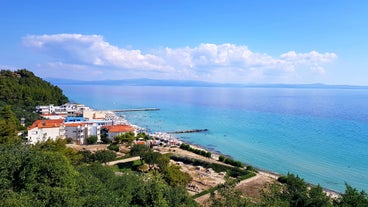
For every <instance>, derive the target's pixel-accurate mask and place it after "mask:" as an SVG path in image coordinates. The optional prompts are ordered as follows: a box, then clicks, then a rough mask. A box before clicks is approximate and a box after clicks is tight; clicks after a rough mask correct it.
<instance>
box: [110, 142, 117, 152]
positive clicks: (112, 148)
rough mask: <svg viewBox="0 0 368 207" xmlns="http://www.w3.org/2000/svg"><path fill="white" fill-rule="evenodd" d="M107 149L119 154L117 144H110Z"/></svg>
mask: <svg viewBox="0 0 368 207" xmlns="http://www.w3.org/2000/svg"><path fill="white" fill-rule="evenodd" d="M107 149H109V150H112V151H115V152H119V145H118V144H117V143H111V144H110V145H109V146H108V147H107Z"/></svg>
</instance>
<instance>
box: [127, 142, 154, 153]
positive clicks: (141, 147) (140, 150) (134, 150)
mask: <svg viewBox="0 0 368 207" xmlns="http://www.w3.org/2000/svg"><path fill="white" fill-rule="evenodd" d="M149 151H151V149H150V148H149V147H148V146H146V145H142V144H136V145H134V146H133V147H132V148H131V149H130V155H131V156H143V155H144V154H145V153H147V152H149Z"/></svg>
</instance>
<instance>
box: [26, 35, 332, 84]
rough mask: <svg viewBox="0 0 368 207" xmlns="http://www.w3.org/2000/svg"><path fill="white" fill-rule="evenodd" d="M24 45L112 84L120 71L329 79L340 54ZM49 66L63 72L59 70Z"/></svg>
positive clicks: (44, 39)
mask: <svg viewBox="0 0 368 207" xmlns="http://www.w3.org/2000/svg"><path fill="white" fill-rule="evenodd" d="M23 43H24V45H25V46H27V47H30V48H32V49H35V50H36V51H39V52H43V53H46V54H48V55H50V56H51V57H53V58H55V59H56V60H57V61H56V62H58V64H61V63H64V65H65V64H69V65H73V67H75V65H81V66H78V67H84V66H91V70H98V71H99V73H100V72H101V71H103V70H104V74H105V76H107V77H108V76H109V74H114V76H110V78H111V79H113V78H119V77H116V75H117V74H119V71H120V72H121V74H123V73H126V74H127V73H129V74H130V75H131V76H135V77H144V78H168V79H169V78H170V79H202V80H209V81H219V82H257V81H260V82H265V81H269V80H271V81H276V82H277V80H285V79H288V78H290V77H295V74H297V73H298V70H299V69H300V68H303V69H305V68H308V69H309V71H310V73H316V74H324V73H325V69H324V65H325V64H327V63H330V62H332V61H334V59H336V58H337V56H336V54H335V53H319V52H316V51H311V52H308V53H297V52H295V51H289V52H286V53H284V54H281V55H280V56H279V57H273V56H271V55H268V54H265V53H257V52H254V51H251V50H250V49H249V48H248V47H247V46H244V45H235V44H209V43H207V44H200V45H199V46H197V47H184V48H164V49H157V50H153V51H152V52H151V53H146V54H144V53H143V52H142V51H140V50H133V49H125V48H119V47H118V46H114V45H111V44H110V43H108V42H106V41H105V40H104V38H103V37H102V36H100V35H81V34H55V35H41V36H35V35H32V36H26V37H24V38H23ZM54 64H55V63H54ZM50 67H51V68H59V67H55V65H53V66H52V65H50ZM96 68H100V69H96ZM102 68H103V69H102ZM107 69H110V70H109V72H110V73H109V72H108V71H107ZM112 71H113V72H112Z"/></svg>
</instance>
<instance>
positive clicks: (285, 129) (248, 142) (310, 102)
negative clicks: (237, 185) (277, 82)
mask: <svg viewBox="0 0 368 207" xmlns="http://www.w3.org/2000/svg"><path fill="white" fill-rule="evenodd" d="M59 86H60V87H61V88H62V89H63V91H64V93H65V94H66V95H67V96H68V97H69V98H70V99H71V100H72V101H75V102H78V103H83V104H86V105H88V106H90V107H92V108H95V109H127V108H144V107H157V108H160V109H161V110H159V111H146V112H129V113H125V114H124V115H126V117H127V119H128V120H129V121H130V122H131V123H134V124H137V125H139V126H141V127H145V128H148V129H150V130H152V131H164V132H165V131H174V130H183V129H204V128H206V129H208V130H209V131H208V132H206V133H192V134H181V135H178V138H181V139H182V140H184V141H187V142H190V143H193V144H197V145H201V146H203V147H206V148H209V149H211V150H213V151H218V152H221V153H223V154H226V155H229V156H231V157H233V158H235V159H237V160H240V161H242V162H244V163H247V164H251V165H253V166H255V167H257V168H260V169H263V170H268V171H272V172H276V173H281V174H287V173H288V172H291V173H294V174H298V175H299V176H301V177H303V178H304V179H305V181H307V182H310V183H313V184H320V185H321V186H322V187H326V188H329V189H332V190H336V191H340V192H342V191H344V189H345V184H344V183H345V182H348V183H349V184H350V185H352V186H353V187H356V188H358V189H359V190H365V191H368V90H367V89H311V88H310V89H308V88H220V87H208V88H207V87H159V86H104V85H59Z"/></svg>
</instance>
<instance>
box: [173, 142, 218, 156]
mask: <svg viewBox="0 0 368 207" xmlns="http://www.w3.org/2000/svg"><path fill="white" fill-rule="evenodd" d="M180 149H183V150H187V151H190V152H193V153H195V154H197V155H202V156H204V157H211V152H208V151H204V150H200V149H195V148H193V147H191V146H190V145H189V144H185V143H182V144H181V145H180Z"/></svg>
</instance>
